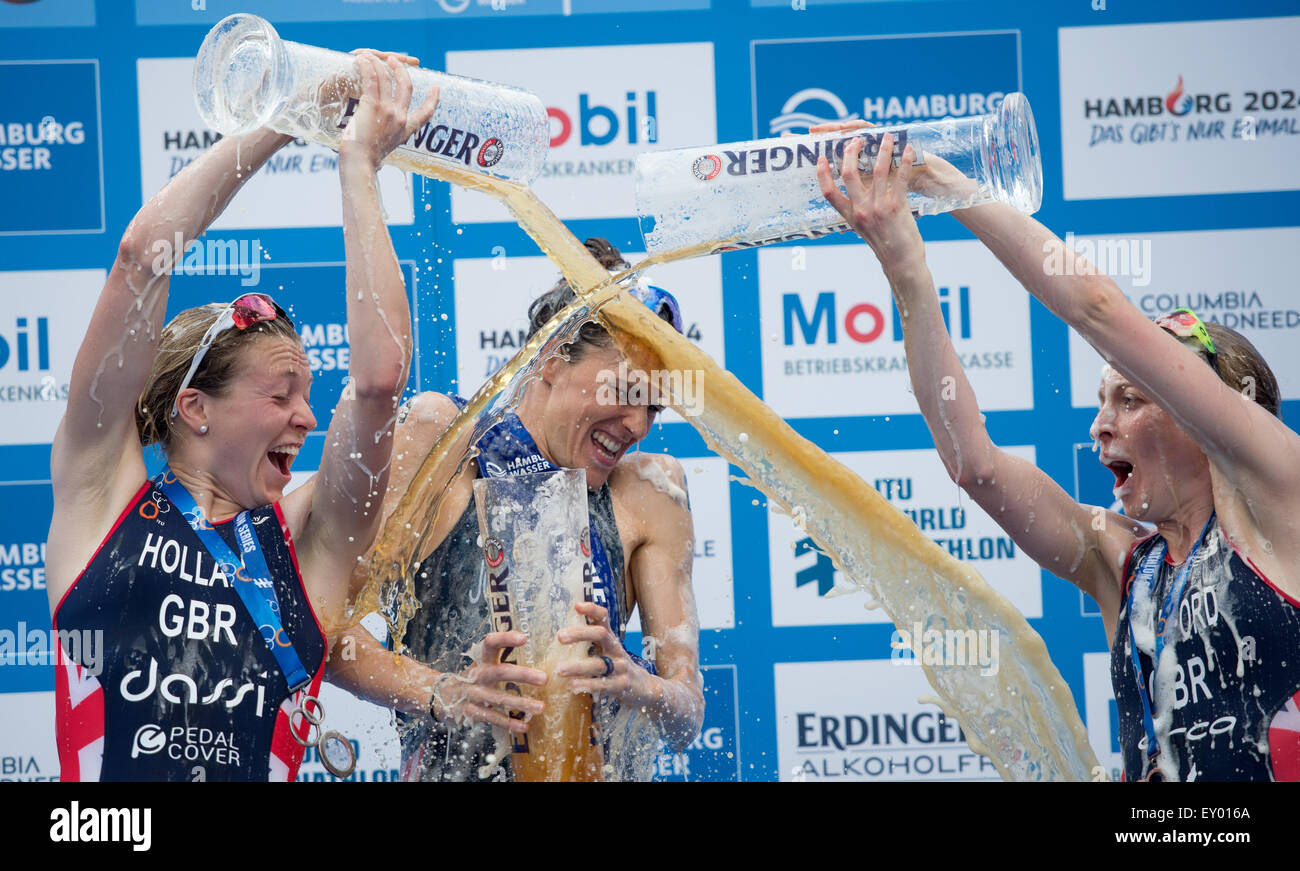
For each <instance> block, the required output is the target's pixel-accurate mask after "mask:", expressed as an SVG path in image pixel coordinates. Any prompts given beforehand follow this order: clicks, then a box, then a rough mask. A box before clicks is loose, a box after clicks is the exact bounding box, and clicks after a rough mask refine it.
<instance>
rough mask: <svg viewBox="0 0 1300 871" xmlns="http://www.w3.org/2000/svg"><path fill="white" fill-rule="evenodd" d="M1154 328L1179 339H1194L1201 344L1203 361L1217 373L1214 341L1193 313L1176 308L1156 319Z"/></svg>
mask: <svg viewBox="0 0 1300 871" xmlns="http://www.w3.org/2000/svg"><path fill="white" fill-rule="evenodd" d="M1156 326H1157V327H1160V328H1161V329H1163V330H1166V331H1167V332H1169V333H1172V334H1173V335H1175V336H1177V337H1178V338H1181V339H1196V340H1197V341H1198V342H1200V344H1201V350H1202V351H1203V352H1204V354H1205V359H1206V360H1208V361H1209V363H1210V368H1212V369H1214V371H1215V372H1218V371H1219V365H1218V358H1219V352H1218V350H1217V349H1215V347H1214V340H1213V339H1211V338H1210V331H1209V330H1208V329H1206V327H1205V322H1204V321H1202V320H1201V319H1200V318H1198V317H1197V316H1196V313H1195V312H1194V311H1192V310H1191V309H1189V308H1176V309H1174V310H1173V311H1171V312H1170V313H1169V314H1167V315H1161V316H1160V317H1158V318H1156Z"/></svg>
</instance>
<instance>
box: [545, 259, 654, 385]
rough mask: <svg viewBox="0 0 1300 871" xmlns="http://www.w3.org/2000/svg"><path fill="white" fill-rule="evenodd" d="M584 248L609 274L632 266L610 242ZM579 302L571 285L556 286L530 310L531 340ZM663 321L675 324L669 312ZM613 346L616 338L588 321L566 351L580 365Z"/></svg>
mask: <svg viewBox="0 0 1300 871" xmlns="http://www.w3.org/2000/svg"><path fill="white" fill-rule="evenodd" d="M582 244H583V245H585V246H586V247H587V250H588V251H590V252H591V254H592V256H593V257H595V258H596V259H597V260H598V261H600V265H601V266H603V267H605V268H606V269H608V270H611V271H616V270H622V269H627V268H628V267H630V266H631V265H632V264H630V263H628V262H627V260H625V259H624V258H623V255H622V254H620V253H619V250H618V249H617V248H615V247H614V246H613V245H611V244H609V240H608V239H602V238H599V237H596V236H593V237H592V238H590V239H588V240H587V241H585V242H583V243H582ZM577 298H578V295H577V294H576V293H574V292H573V288H572V287H570V286H569V282H568V281H567V280H566V279H563V278H561V279H560V280H559V281H558V282H556V283H555V286H554V287H552V288H551V289H550V290H548V291H546V293H544V294H542V295H541V296H539V297H537V299H535V300H533V303H532V305H530V306H529V307H528V337H529V338H532V337H533V335H535V334H536V333H537V331H538V330H540V329H541V328H542V327H543V326H545V325H546V323H547V322H548V321H550V319H551V318H553V317H555V316H556V315H557V314H559V313H560V312H561V311H563V310H564V309H565V308H566V307H567V306H569V305H571V304H572V303H573V302H574V301H575V300H577ZM659 317H660V318H662V319H663V320H665V321H667V322H668V323H672V315H671V314H670V313H668V312H663V311H661V312H659ZM613 344H614V339H613V337H611V336H610V334H609V333H608V332H607V331H606V330H605V328H604V327H602V326H601V325H600V324H599V323H597V322H596V321H588V322H587V323H585V324H583V325H582V328H581V329H579V330H578V336H577V338H576V339H574V340H573V341H572V342H570V343H568V344H567V345H565V346H564V348H563V349H562V350H563V351H564V353H565V354H567V355H568V357H569V360H570V362H573V363H576V362H578V361H579V360H581V359H582V358H583V356H584V355H585V354H586V353H587V351H589V350H591V349H592V348H609V347H612V346H613Z"/></svg>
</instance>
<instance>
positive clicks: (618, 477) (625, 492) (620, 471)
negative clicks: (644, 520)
mask: <svg viewBox="0 0 1300 871" xmlns="http://www.w3.org/2000/svg"><path fill="white" fill-rule="evenodd" d="M609 489H610V492H611V493H612V494H613V495H614V497H615V498H616V499H620V500H627V499H629V498H630V499H634V500H636V502H637V503H638V504H641V503H643V504H645V506H646V509H647V510H658V508H659V507H661V506H662V505H663V500H669V501H671V502H673V503H676V504H677V505H679V506H680V507H681V508H683V509H688V508H689V498H688V495H687V491H686V470H685V469H683V468H682V464H681V463H680V462H679V461H678V460H677V459H676V458H675V457H671V456H669V455H668V454H647V453H643V452H641V451H637V452H636V453H631V454H626V455H625V456H624V457H623V458H622V459H621V460H619V461H618V465H617V466H615V467H614V471H613V472H611V473H610V475H609Z"/></svg>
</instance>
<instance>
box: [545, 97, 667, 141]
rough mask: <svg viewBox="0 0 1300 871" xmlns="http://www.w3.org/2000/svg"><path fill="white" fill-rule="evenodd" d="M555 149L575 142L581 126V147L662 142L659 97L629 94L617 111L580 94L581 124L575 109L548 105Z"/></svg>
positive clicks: (579, 111)
mask: <svg viewBox="0 0 1300 871" xmlns="http://www.w3.org/2000/svg"><path fill="white" fill-rule="evenodd" d="M546 114H547V115H548V116H549V117H550V119H551V121H552V124H551V147H552V148H559V147H560V146H561V145H564V144H566V143H568V142H569V141H570V140H572V139H573V135H574V127H575V126H576V127H577V135H578V141H577V144H578V145H596V146H600V145H611V144H616V143H617V144H623V143H626V144H628V145H653V144H655V143H656V142H658V141H659V106H658V95H657V94H656V93H655V92H654V91H643V92H642V91H627V92H626V95H625V98H624V105H623V106H621V107H618V109H617V110H616V109H615V108H612V107H610V106H602V105H600V104H599V103H593V102H592V101H591V94H588V93H585V92H584V93H580V94H578V110H577V112H576V116H577V121H576V124H575V120H574V116H575V113H574V112H573V111H572V110H571V109H562V108H559V107H556V106H548V107H547V108H546Z"/></svg>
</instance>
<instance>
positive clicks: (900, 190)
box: [817, 133, 925, 272]
mask: <svg viewBox="0 0 1300 871" xmlns="http://www.w3.org/2000/svg"><path fill="white" fill-rule="evenodd" d="M861 152H862V140H861V139H853V140H851V141H850V142H849V143H848V144H846V145H845V146H844V158H843V162H842V165H841V167H840V177H841V178H842V179H843V180H844V191H841V190H840V189H839V187H838V186H837V185H836V184H835V179H834V178H833V177H832V175H831V168H830V163H829V162H828V161H827V160H826V158H825V157H821V158H818V160H817V180H818V181H819V182H820V183H821V189H822V195H823V196H824V197H826V200H827V202H829V203H830V204H831V205H832V206H834V207H835V210H836V211H837V212H839V213H840V215H842V216H843V218H844V220H846V221H848V222H849V225H850V226H852V227H853V229H855V230H857V231H858V234H859V235H860V236H862V238H863V239H865V240H866V242H867V244H868V245H870V246H871V250H872V251H874V252H876V257H877V258H879V259H880V264H881V266H883V267H884V268H885V271H886V272H889V271H890V270H891V269H893V268H896V267H902V266H908V265H914V264H915V263H923V262H924V260H925V244H924V243H923V242H922V241H921V233H920V231H919V230H917V228H916V219H915V218H913V217H912V212H911V210H910V209H909V208H908V205H907V189H908V188H907V186H908V182H909V180H910V179H911V176H912V161H913V159H914V156H915V155H914V152H913V151H912V146H910V145H909V146H907V148H905V149H903V157H902V160H901V161H900V164H899V167H898V170H897V171H895V170H894V169H893V155H894V137H893V136H892V135H891V134H889V133H886V134H885V135H884V137H883V138H882V139H881V142H880V152H879V154H877V156H876V163H875V166H874V167H873V169H872V172H871V176H870V178H869V179H866V180H864V179H863V178H862V174H861V173H860V172H859V171H858V155H859V154H860V153H861ZM845 192H847V195H846V193H845Z"/></svg>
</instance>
